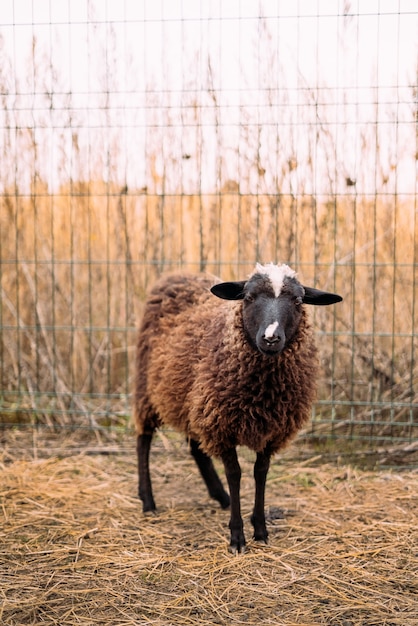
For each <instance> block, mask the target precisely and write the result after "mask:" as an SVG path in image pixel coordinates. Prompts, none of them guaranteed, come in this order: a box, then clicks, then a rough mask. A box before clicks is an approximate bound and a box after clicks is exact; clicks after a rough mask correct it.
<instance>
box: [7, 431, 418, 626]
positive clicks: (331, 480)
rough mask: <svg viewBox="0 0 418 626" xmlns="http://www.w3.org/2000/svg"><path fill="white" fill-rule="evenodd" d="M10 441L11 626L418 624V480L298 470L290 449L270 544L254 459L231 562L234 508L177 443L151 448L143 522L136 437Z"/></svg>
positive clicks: (281, 471)
mask: <svg viewBox="0 0 418 626" xmlns="http://www.w3.org/2000/svg"><path fill="white" fill-rule="evenodd" d="M2 439H3V442H2V448H0V472H1V484H0V536H1V546H2V549H1V554H0V623H1V624H5V625H21V624H22V625H23V624H48V625H52V624H59V625H60V626H67V625H68V626H70V625H71V626H72V625H76V624H77V625H79V624H92V625H93V624H100V625H109V626H110V625H112V626H122V625H134V624H137V625H157V626H160V625H167V626H168V625H176V626H177V625H182V626H188V625H190V626H192V625H193V626H194V625H201V624H221V625H225V626H226V625H230V624H245V625H254V626H255V625H259V624H274V625H278V626H281V625H283V626H293V625H295V626H296V625H298V626H314V625H315V626H316V625H323V624H324V625H328V626H366V625H367V626H395V625H396V626H412V625H418V523H417V522H418V519H417V518H418V470H417V469H407V470H403V471H399V470H394V469H392V470H391V469H383V470H382V469H381V470H377V471H365V470H361V469H357V468H355V467H353V465H348V464H342V463H326V464H324V463H323V462H318V459H312V458H307V459H305V460H300V459H297V460H295V459H294V455H293V454H292V448H290V449H289V450H287V451H286V454H285V455H284V459H282V460H281V459H280V458H279V457H278V458H276V459H275V461H274V463H273V465H272V468H271V471H270V473H269V477H268V483H267V495H266V502H267V512H268V518H269V522H268V527H269V532H270V542H269V545H268V546H260V545H257V544H255V543H254V542H253V541H252V540H251V525H250V523H249V517H250V514H251V507H252V499H253V480H252V461H253V457H252V455H251V454H250V453H249V452H248V451H244V450H242V451H240V460H241V465H242V469H243V481H242V502H243V515H244V518H245V525H246V534H247V541H248V549H247V552H246V553H245V554H243V555H237V556H232V555H231V554H229V552H228V549H227V546H228V528H227V524H228V511H222V510H221V509H220V508H219V507H218V505H217V504H216V503H214V502H213V501H211V500H210V499H209V498H208V496H207V493H206V491H205V488H204V486H203V483H202V482H201V479H200V476H199V475H198V471H197V468H195V466H194V463H193V461H192V459H191V458H190V457H189V455H188V451H187V446H186V444H185V443H183V442H182V441H181V440H179V439H176V438H174V439H171V438H167V437H165V436H164V435H163V437H161V438H159V439H158V441H156V442H155V445H154V446H153V454H152V474H153V481H154V495H155V499H156V502H157V506H158V507H159V510H158V513H157V514H156V515H153V516H144V515H143V514H142V512H141V507H140V503H139V500H138V499H137V496H136V490H137V478H136V459H135V452H134V441H133V439H132V440H131V439H127V438H124V439H123V440H119V441H117V442H112V443H111V444H106V445H104V444H103V442H102V441H97V442H91V441H90V442H88V443H85V442H81V441H76V442H75V441H74V439H71V438H65V437H63V436H62V435H60V436H58V437H55V438H47V439H45V438H44V437H43V436H42V435H41V434H37V435H36V436H35V435H34V434H33V433H32V434H30V435H29V434H21V433H15V432H9V433H3V436H2ZM294 445H296V444H294ZM220 470H221V468H220ZM220 473H222V472H220Z"/></svg>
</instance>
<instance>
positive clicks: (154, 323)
mask: <svg viewBox="0 0 418 626" xmlns="http://www.w3.org/2000/svg"><path fill="white" fill-rule="evenodd" d="M214 295H216V296H218V297H214ZM220 298H221V299H220ZM339 300H341V298H340V297H339V296H336V295H335V294H328V293H326V292H320V291H318V290H314V289H311V288H307V287H303V286H302V285H301V284H300V283H299V281H298V280H297V279H296V276H295V273H294V272H293V271H292V270H290V268H288V267H287V266H276V265H272V264H271V265H267V266H261V265H257V266H256V269H255V271H254V272H253V274H252V275H251V276H250V278H249V279H248V280H247V281H239V282H234V283H220V282H219V281H218V280H217V279H215V278H213V277H211V276H207V275H186V274H179V275H168V276H165V277H163V278H161V279H160V280H159V281H158V282H157V283H156V284H155V286H154V288H153V289H152V291H151V292H150V294H149V297H148V300H147V302H146V306H145V312H144V316H143V319H142V323H141V326H140V329H139V334H138V345H137V358H136V381H135V394H134V416H135V424H136V430H137V441H138V448H137V449H138V469H139V495H140V497H141V499H142V501H143V508H144V511H149V510H154V509H155V502H154V498H153V495H152V488H151V479H150V474H149V467H148V465H149V463H148V459H149V451H150V445H151V439H152V434H153V432H154V430H155V429H156V428H158V427H159V426H161V425H162V424H167V425H170V426H172V427H173V428H175V429H177V430H179V431H181V432H183V433H184V434H185V435H186V437H187V438H188V439H189V440H190V446H191V453H192V455H193V456H194V458H195V460H196V463H197V465H198V467H199V470H200V472H201V474H202V477H203V479H204V480H205V482H206V485H207V488H208V491H209V494H210V495H211V496H212V497H213V498H215V499H216V500H218V501H219V503H220V504H221V506H222V507H224V508H226V507H227V506H228V505H229V504H230V503H231V520H230V530H231V542H230V549H231V551H232V552H234V553H235V552H237V551H238V552H242V551H244V547H245V537H244V533H243V522H242V518H241V513H240V502H239V484H240V476H241V470H240V467H239V463H238V459H237V455H236V446H247V447H248V448H250V449H252V450H254V451H255V452H256V453H257V460H256V462H255V467H254V476H255V481H256V498H255V505H254V511H253V515H252V523H253V526H254V537H255V539H257V540H261V541H265V542H266V541H267V529H266V525H265V517H264V489H265V480H266V475H267V471H268V468H269V463H270V457H271V456H272V455H273V454H274V453H275V452H277V451H278V450H280V448H282V447H283V446H284V445H286V444H287V443H288V442H289V441H290V440H291V439H292V438H293V437H294V436H295V435H296V433H297V432H298V431H299V430H300V429H301V427H302V426H303V425H304V424H305V423H306V422H307V420H308V419H309V417H310V413H311V407H312V402H313V400H314V396H315V388H316V375H317V370H318V360H317V349H316V346H315V342H314V337H313V332H312V329H311V327H310V324H309V321H308V318H307V313H306V310H305V308H304V305H303V303H304V302H307V303H309V304H331V303H333V302H338V301H339ZM211 456H215V457H219V458H220V459H222V461H223V463H224V466H225V472H226V477H227V480H228V485H229V490H230V496H231V498H230V497H229V496H228V494H227V492H226V491H225V490H224V487H223V485H222V483H221V481H220V479H219V477H218V475H217V473H216V471H215V468H214V466H213V463H212V461H211V459H210V457H211Z"/></svg>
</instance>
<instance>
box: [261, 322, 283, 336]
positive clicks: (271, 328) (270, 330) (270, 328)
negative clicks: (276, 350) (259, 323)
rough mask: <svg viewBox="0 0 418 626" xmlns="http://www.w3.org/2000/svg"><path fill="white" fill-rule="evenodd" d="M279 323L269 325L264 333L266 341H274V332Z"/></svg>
mask: <svg viewBox="0 0 418 626" xmlns="http://www.w3.org/2000/svg"><path fill="white" fill-rule="evenodd" d="M278 325H279V322H277V321H276V322H273V324H269V325H268V326H267V328H266V330H265V332H264V337H265V338H266V339H272V338H273V337H274V331H275V330H276V328H277V327H278Z"/></svg>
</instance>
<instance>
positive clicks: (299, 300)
mask: <svg viewBox="0 0 418 626" xmlns="http://www.w3.org/2000/svg"><path fill="white" fill-rule="evenodd" d="M295 303H296V304H297V305H298V306H299V305H300V304H302V303H303V300H302V298H301V297H300V296H298V297H297V298H296V300H295Z"/></svg>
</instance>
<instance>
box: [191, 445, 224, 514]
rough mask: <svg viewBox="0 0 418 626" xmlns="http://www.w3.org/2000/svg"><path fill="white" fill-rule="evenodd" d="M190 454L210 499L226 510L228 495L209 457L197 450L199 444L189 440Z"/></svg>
mask: <svg viewBox="0 0 418 626" xmlns="http://www.w3.org/2000/svg"><path fill="white" fill-rule="evenodd" d="M190 452H191V455H192V457H193V458H194V460H195V461H196V465H197V467H198V468H199V471H200V474H201V476H202V478H203V480H204V481H205V483H206V486H207V488H208V492H209V495H210V497H211V498H213V499H214V500H217V501H218V502H219V504H220V505H221V507H222V508H223V509H226V508H228V507H229V504H230V499H229V495H228V494H227V493H226V491H225V489H224V487H223V485H222V482H221V480H220V478H219V476H218V474H217V472H216V470H215V468H214V466H213V462H212V459H211V458H210V456H208V455H207V454H205V452H203V450H201V449H200V448H199V443H198V442H197V441H195V439H190Z"/></svg>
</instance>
